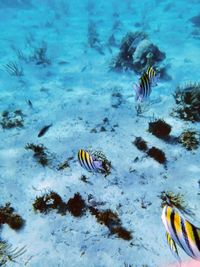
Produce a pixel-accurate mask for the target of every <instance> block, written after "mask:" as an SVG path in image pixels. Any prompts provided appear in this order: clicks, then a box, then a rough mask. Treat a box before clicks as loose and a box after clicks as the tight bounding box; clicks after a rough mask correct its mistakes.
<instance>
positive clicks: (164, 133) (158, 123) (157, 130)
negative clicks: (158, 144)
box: [148, 119, 172, 138]
mask: <svg viewBox="0 0 200 267" xmlns="http://www.w3.org/2000/svg"><path fill="white" fill-rule="evenodd" d="M171 128H172V127H171V125H169V124H168V123H166V122H165V121H164V120H160V119H159V120H155V121H154V122H149V129H148V130H149V132H150V133H152V134H153V135H155V136H156V137H158V138H166V137H168V136H169V134H170V132H171Z"/></svg>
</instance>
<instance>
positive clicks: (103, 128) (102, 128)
mask: <svg viewBox="0 0 200 267" xmlns="http://www.w3.org/2000/svg"><path fill="white" fill-rule="evenodd" d="M118 126H119V125H118V124H114V125H111V124H110V120H109V119H108V118H107V117H105V118H104V119H103V120H102V122H101V123H99V124H97V125H96V126H95V127H94V128H92V129H91V131H90V132H91V133H100V132H107V131H110V132H115V128H117V127H118Z"/></svg>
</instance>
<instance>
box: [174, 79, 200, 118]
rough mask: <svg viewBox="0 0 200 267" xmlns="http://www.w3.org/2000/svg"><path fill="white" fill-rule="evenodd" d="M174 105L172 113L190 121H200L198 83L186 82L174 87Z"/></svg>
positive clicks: (199, 91)
mask: <svg viewBox="0 0 200 267" xmlns="http://www.w3.org/2000/svg"><path fill="white" fill-rule="evenodd" d="M174 99H175V102H176V107H175V108H174V109H173V112H172V115H174V116H176V117H179V118H180V119H183V120H186V121H192V122H199V121H200V83H193V82H191V83H188V84H185V85H183V86H178V87H177V88H176V91H175V94H174Z"/></svg>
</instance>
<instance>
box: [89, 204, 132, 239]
mask: <svg viewBox="0 0 200 267" xmlns="http://www.w3.org/2000/svg"><path fill="white" fill-rule="evenodd" d="M89 211H90V213H91V214H92V215H94V216H95V217H96V219H97V222H98V223H100V224H103V225H105V226H106V227H108V229H109V230H110V233H111V234H116V235H117V236H118V237H119V238H122V239H124V240H131V239H132V235H131V232H130V231H128V230H126V229H125V228H124V227H122V223H121V220H120V219H119V217H118V215H117V214H116V213H114V212H113V211H111V210H110V209H108V210H105V211H101V210H98V209H97V208H94V207H89Z"/></svg>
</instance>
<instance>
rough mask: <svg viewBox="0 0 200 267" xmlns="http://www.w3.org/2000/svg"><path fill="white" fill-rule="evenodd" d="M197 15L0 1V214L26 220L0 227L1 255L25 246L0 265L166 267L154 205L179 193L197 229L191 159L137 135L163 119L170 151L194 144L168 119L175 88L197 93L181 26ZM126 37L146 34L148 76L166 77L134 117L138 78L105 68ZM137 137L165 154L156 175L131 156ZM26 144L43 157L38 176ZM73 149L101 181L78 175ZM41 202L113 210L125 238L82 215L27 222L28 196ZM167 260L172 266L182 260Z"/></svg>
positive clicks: (199, 214) (198, 5) (143, 5)
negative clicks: (106, 164) (156, 53)
mask: <svg viewBox="0 0 200 267" xmlns="http://www.w3.org/2000/svg"><path fill="white" fill-rule="evenodd" d="M199 15H200V1H199V0H177V1H172V0H144V1H139V0H135V1H134V0H124V1H119V0H108V1H103V0H100V1H95V0H94V1H93V0H82V1H81V0H71V1H70V0H0V18H1V19H0V59H1V64H0V65H1V66H0V115H1V117H0V123H1V126H0V140H1V141H0V205H1V206H4V205H5V204H6V203H8V202H9V203H11V204H10V205H11V206H12V207H13V208H14V210H15V213H17V214H20V216H21V217H22V218H23V219H24V221H25V224H24V226H23V228H22V229H20V230H18V231H17V230H13V229H12V228H11V227H9V225H8V224H2V227H1V228H0V238H1V240H4V241H6V242H7V243H8V244H9V245H11V246H12V248H10V253H11V254H12V252H11V250H12V249H16V248H18V249H20V248H23V247H24V246H25V251H24V253H22V255H19V256H18V257H17V258H16V259H15V261H10V260H9V259H8V258H7V261H6V263H5V266H20V267H22V266H29V267H40V266H41V267H58V266H59V267H111V266H114V267H157V266H158V267H162V266H169V265H170V264H177V261H176V258H175V257H174V256H173V255H172V253H171V252H170V249H169V247H168V245H167V242H166V237H165V227H164V225H163V223H162V221H161V213H162V207H161V198H160V195H161V192H163V191H165V192H166V191H172V192H173V193H174V194H178V193H180V194H182V195H183V198H184V200H185V203H186V204H187V207H188V209H189V210H190V211H192V213H193V216H192V218H190V220H191V221H193V222H194V224H195V225H200V209H199V201H200V189H199V179H200V153H199V152H200V150H199V148H197V149H194V150H191V151H190V150H187V149H186V148H185V147H184V146H183V145H182V144H181V143H178V142H170V141H169V139H168V141H166V140H162V139H160V138H157V137H156V136H155V135H152V134H151V133H150V132H149V131H148V126H149V122H152V121H154V120H155V119H163V120H165V121H166V122H167V123H168V124H170V125H171V126H172V131H171V133H170V136H171V139H170V140H171V141H172V140H177V139H176V138H178V137H179V136H180V135H181V134H182V133H183V132H184V131H187V130H191V129H192V130H194V131H196V133H197V136H198V133H199V130H200V128H199V122H191V121H186V120H183V119H180V118H178V117H175V116H173V115H172V111H173V109H174V108H176V104H175V99H174V97H173V94H174V93H175V90H176V88H177V86H184V85H185V84H187V83H188V82H192V83H195V82H200V77H199V69H200V60H199V58H200V17H199V20H198V18H196V19H192V18H194V17H196V16H199ZM129 32H132V33H134V32H142V33H145V34H146V35H147V36H146V39H147V40H148V41H147V42H150V43H152V44H154V45H155V46H157V47H158V48H159V50H160V51H162V52H163V53H165V59H164V60H163V61H161V62H158V66H160V67H163V66H164V68H165V71H166V72H167V75H168V79H166V77H165V79H164V78H162V77H160V78H159V79H158V81H157V86H155V87H153V88H152V92H151V95H150V98H149V99H148V100H147V101H144V103H143V106H142V113H141V114H139V115H138V114H137V108H136V107H137V103H136V100H135V91H134V89H133V88H134V84H136V83H138V81H139V78H140V76H141V75H142V71H141V72H140V71H137V70H136V69H135V70H133V69H131V68H129V69H126V68H124V69H121V70H113V69H111V65H112V64H113V59H116V58H117V55H118V54H119V52H120V45H121V43H122V40H123V38H124V37H125V36H126V34H127V33H129ZM138 53H139V52H138ZM140 63H141V64H143V63H142V61H141V62H139V64H140ZM153 63H154V62H153ZM6 123H7V124H6ZM9 123H10V124H9ZM50 124H52V125H51V127H50V128H49V129H48V130H47V131H46V132H45V133H44V135H43V136H41V137H38V133H39V132H40V130H41V129H42V128H43V127H44V126H47V125H50ZM136 137H142V138H143V139H144V140H145V141H146V142H147V144H148V147H149V148H150V147H156V148H159V149H161V150H162V151H164V153H165V155H166V158H167V162H166V165H165V166H164V165H163V164H160V163H158V162H157V161H156V160H154V159H153V158H151V157H149V156H147V154H146V153H145V152H143V151H140V150H138V149H137V148H136V146H135V145H134V144H133V142H134V140H135V138H136ZM197 138H198V137H197ZM27 144H34V145H43V146H44V147H45V148H46V150H45V151H46V152H45V153H46V154H45V157H47V158H48V160H49V161H48V164H47V166H42V165H41V164H40V162H38V157H37V153H36V155H35V156H34V155H33V151H31V150H30V149H26V148H27ZM79 149H85V150H93V151H101V152H103V153H104V155H105V156H106V157H107V159H108V160H109V161H111V164H112V168H111V173H110V174H109V175H107V176H106V177H105V176H104V175H102V174H101V173H97V174H96V173H91V172H88V171H87V170H85V169H84V168H83V167H82V166H81V165H80V164H79V162H78V157H77V153H78V151H79ZM65 161H67V163H66V165H65V166H64V167H63V169H62V170H59V166H60V164H62V163H64V162H65ZM83 175H84V176H83ZM51 191H54V192H56V193H58V194H59V195H60V196H61V198H62V200H63V201H64V203H67V201H68V200H69V199H70V198H73V196H74V194H76V193H79V194H80V195H81V197H82V198H83V199H84V201H85V202H86V205H87V206H93V207H95V208H96V209H98V210H99V211H102V212H103V211H106V210H112V212H114V213H116V214H117V216H118V217H119V219H120V220H121V226H123V227H124V228H125V229H127V230H128V231H130V232H131V239H130V240H124V239H123V238H120V237H119V236H117V235H116V234H112V233H111V231H110V228H109V227H107V226H106V225H104V224H100V223H98V221H97V219H96V218H95V216H94V215H92V213H91V212H90V211H89V209H86V210H85V212H84V214H83V215H82V216H80V217H75V216H73V214H71V213H70V212H66V214H64V215H63V214H60V213H59V212H58V211H57V210H56V209H52V210H51V211H50V212H48V213H47V214H43V213H41V212H39V211H35V210H34V208H33V203H34V201H35V199H36V197H40V196H42V195H44V194H48V193H49V192H51ZM113 216H114V215H113ZM0 219H1V217H0ZM110 224H112V223H110ZM178 249H179V254H180V257H181V259H182V261H183V262H184V261H188V260H190V259H191V258H190V257H189V256H187V254H186V253H185V252H184V251H183V250H182V249H180V248H178ZM0 252H1V250H0ZM0 260H1V255H0ZM1 263H2V262H1ZM195 264H197V265H195V266H200V263H198V261H195ZM2 265H3V263H2ZM177 266H178V265H177ZM182 266H184V265H182Z"/></svg>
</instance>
